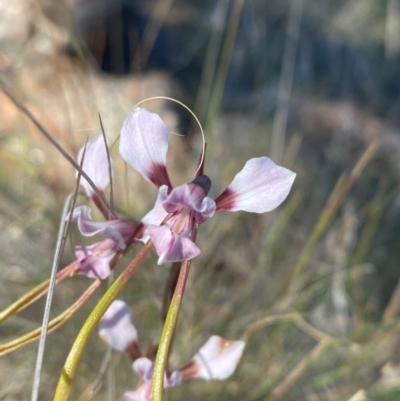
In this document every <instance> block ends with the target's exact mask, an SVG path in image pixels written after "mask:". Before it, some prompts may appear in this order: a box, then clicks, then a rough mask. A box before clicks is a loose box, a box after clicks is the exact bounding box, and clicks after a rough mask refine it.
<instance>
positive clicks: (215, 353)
mask: <svg viewBox="0 0 400 401" xmlns="http://www.w3.org/2000/svg"><path fill="white" fill-rule="evenodd" d="M131 318H132V311H131V309H130V308H129V306H128V305H127V304H126V303H125V302H123V301H121V300H116V301H114V302H113V303H112V304H111V306H110V307H109V308H108V310H107V311H106V313H105V315H104V316H103V318H102V319H101V321H100V324H99V335H100V337H101V338H102V339H103V340H105V341H106V342H107V343H108V344H110V345H111V346H112V347H113V348H114V349H115V350H118V351H124V352H126V353H127V354H128V355H129V356H130V358H131V359H132V360H133V365H132V367H133V370H134V371H135V372H136V373H137V374H138V376H139V379H140V380H139V383H138V386H137V388H136V390H134V391H129V392H127V393H125V400H126V401H151V385H152V380H153V371H154V362H153V361H152V360H150V359H149V358H146V357H141V356H140V355H141V353H140V349H139V346H138V343H137V338H138V337H137V331H136V329H135V327H134V326H133V324H132V321H131ZM244 348H245V343H244V341H228V340H225V339H223V338H222V337H219V336H212V337H210V338H209V340H208V341H207V342H206V343H205V344H204V345H203V346H202V347H201V348H200V350H199V351H198V352H197V353H196V355H195V356H194V357H193V358H192V359H191V361H190V362H189V363H188V364H186V365H185V366H184V367H183V368H182V369H180V370H177V371H173V372H170V373H169V372H166V373H165V376H164V388H171V387H175V386H177V385H179V384H180V383H181V382H182V381H183V380H188V379H196V378H197V379H203V380H207V381H209V380H225V379H227V378H228V377H229V376H231V375H232V374H233V372H234V371H235V369H236V366H237V364H238V363H239V361H240V358H241V356H242V354H243V350H244ZM132 350H134V351H135V352H134V353H133V352H132Z"/></svg>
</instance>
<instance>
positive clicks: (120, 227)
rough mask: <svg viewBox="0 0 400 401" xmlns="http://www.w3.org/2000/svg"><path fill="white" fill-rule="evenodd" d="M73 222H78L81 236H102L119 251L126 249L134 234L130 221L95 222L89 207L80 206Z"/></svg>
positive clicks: (74, 214) (74, 213)
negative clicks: (109, 240)
mask: <svg viewBox="0 0 400 401" xmlns="http://www.w3.org/2000/svg"><path fill="white" fill-rule="evenodd" d="M71 220H72V221H74V222H76V223H77V224H78V227H79V231H80V232H81V234H83V235H85V236H87V237H91V236H93V235H97V234H98V235H101V236H103V237H105V238H110V239H112V240H113V241H114V242H115V243H116V244H117V245H118V248H119V249H125V247H126V241H128V240H129V239H130V238H131V236H132V235H133V232H134V224H133V222H132V221H131V220H128V219H114V220H106V221H93V220H92V217H91V210H90V208H89V207H87V206H78V207H77V208H75V209H74V211H73V213H72V218H71Z"/></svg>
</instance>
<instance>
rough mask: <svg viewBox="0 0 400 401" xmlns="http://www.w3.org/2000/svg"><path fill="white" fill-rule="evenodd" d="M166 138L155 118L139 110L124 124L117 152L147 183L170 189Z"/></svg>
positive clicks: (162, 125)
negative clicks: (165, 186)
mask: <svg viewBox="0 0 400 401" xmlns="http://www.w3.org/2000/svg"><path fill="white" fill-rule="evenodd" d="M168 134H169V130H168V127H167V126H166V125H165V123H164V122H163V121H162V120H161V118H160V116H159V115H158V114H155V113H150V112H149V111H147V110H145V109H142V108H140V107H138V108H137V109H135V110H134V111H133V112H132V113H130V114H129V115H128V117H127V118H126V119H125V121H124V125H123V127H122V130H121V138H120V142H119V152H120V154H121V156H122V158H123V159H124V160H125V161H126V162H127V163H128V164H129V165H131V166H132V167H133V168H134V169H135V170H137V171H138V172H139V173H140V174H142V176H143V177H144V178H145V179H146V180H147V181H149V182H152V183H154V184H155V185H157V186H158V187H160V186H161V185H167V186H168V187H169V188H171V187H172V186H171V183H170V180H169V177H168V173H167V149H168Z"/></svg>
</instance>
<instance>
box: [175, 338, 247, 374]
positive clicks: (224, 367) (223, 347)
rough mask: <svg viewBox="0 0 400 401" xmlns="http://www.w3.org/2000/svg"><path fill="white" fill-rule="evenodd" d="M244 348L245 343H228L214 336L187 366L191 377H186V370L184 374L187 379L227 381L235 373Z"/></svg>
mask: <svg viewBox="0 0 400 401" xmlns="http://www.w3.org/2000/svg"><path fill="white" fill-rule="evenodd" d="M244 347H245V343H244V341H227V340H225V339H223V338H222V337H219V336H212V337H210V338H209V340H208V341H207V342H206V343H205V344H204V345H203V346H202V347H201V348H200V350H199V352H198V353H197V354H196V355H195V356H194V358H193V359H192V361H191V363H189V364H188V365H187V366H188V369H187V370H188V371H189V370H190V372H191V373H190V376H188V375H187V374H186V376H185V372H184V370H185V368H184V369H183V370H182V373H183V375H184V377H185V378H190V377H192V378H201V379H204V380H225V379H227V378H228V377H229V376H231V375H232V373H233V372H234V371H235V369H236V366H237V364H238V363H239V361H240V358H241V357H242V354H243V350H244ZM189 367H190V369H189Z"/></svg>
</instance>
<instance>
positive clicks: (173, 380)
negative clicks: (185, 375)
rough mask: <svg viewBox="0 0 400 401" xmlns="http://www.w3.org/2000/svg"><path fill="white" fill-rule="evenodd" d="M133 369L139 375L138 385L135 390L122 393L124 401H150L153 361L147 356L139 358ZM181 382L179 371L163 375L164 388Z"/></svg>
mask: <svg viewBox="0 0 400 401" xmlns="http://www.w3.org/2000/svg"><path fill="white" fill-rule="evenodd" d="M132 367H133V370H134V371H135V372H136V373H137V374H138V375H139V377H140V381H139V386H138V388H137V389H136V390H135V391H128V392H126V393H125V394H124V397H125V400H126V401H151V385H152V381H153V372H154V363H153V362H152V361H151V360H150V359H148V358H144V357H142V358H139V359H137V360H136V361H135V362H134V363H133V365H132ZM181 382H182V374H181V373H180V372H172V374H170V375H169V376H167V375H166V374H165V375H164V388H165V389H166V388H171V387H175V386H177V385H179V384H180V383H181Z"/></svg>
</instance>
